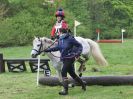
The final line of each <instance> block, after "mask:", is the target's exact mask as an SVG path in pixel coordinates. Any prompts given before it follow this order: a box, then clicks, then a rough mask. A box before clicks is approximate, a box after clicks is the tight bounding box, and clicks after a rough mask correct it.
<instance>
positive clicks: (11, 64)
mask: <svg viewBox="0 0 133 99" xmlns="http://www.w3.org/2000/svg"><path fill="white" fill-rule="evenodd" d="M26 61H27V62H29V65H30V68H31V71H32V72H36V71H37V62H38V59H37V58H12V59H8V58H7V59H4V58H3V54H2V53H0V73H4V72H5V64H6V63H7V66H8V70H9V72H13V71H14V70H15V69H18V70H19V71H26V70H27V69H26V66H25V62H26ZM49 61H50V60H49V59H40V69H42V70H44V69H45V70H49V71H50V67H49V63H48V62H49Z"/></svg>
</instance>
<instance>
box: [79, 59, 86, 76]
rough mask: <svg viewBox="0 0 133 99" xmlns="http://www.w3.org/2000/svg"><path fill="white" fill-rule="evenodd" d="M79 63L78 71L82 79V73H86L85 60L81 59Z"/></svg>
mask: <svg viewBox="0 0 133 99" xmlns="http://www.w3.org/2000/svg"><path fill="white" fill-rule="evenodd" d="M77 61H78V62H79V63H80V67H79V69H78V73H79V76H80V77H81V76H82V72H83V71H85V69H83V68H84V67H85V60H83V59H82V58H79V59H78V60H77Z"/></svg>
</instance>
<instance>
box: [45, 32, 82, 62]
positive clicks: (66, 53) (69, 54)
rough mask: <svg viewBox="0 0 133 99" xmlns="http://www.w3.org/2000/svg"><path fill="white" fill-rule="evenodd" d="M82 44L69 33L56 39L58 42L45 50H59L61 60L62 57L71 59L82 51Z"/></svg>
mask: <svg viewBox="0 0 133 99" xmlns="http://www.w3.org/2000/svg"><path fill="white" fill-rule="evenodd" d="M82 49H83V47H82V45H81V44H80V43H79V42H78V41H77V40H76V39H75V38H74V37H73V36H71V35H70V34H69V33H67V34H66V35H65V37H63V38H61V37H60V38H59V39H58V44H57V46H55V47H53V48H49V49H47V50H45V51H46V52H51V51H58V50H59V51H60V53H61V57H60V58H61V60H64V59H68V58H69V59H71V58H74V57H75V56H79V55H80V54H81V52H82Z"/></svg>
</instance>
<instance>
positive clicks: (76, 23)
mask: <svg viewBox="0 0 133 99" xmlns="http://www.w3.org/2000/svg"><path fill="white" fill-rule="evenodd" d="M80 24H81V23H80V22H78V21H76V20H75V21H74V37H76V36H77V34H76V27H77V26H79V25H80ZM74 65H75V71H76V72H77V68H76V67H77V64H76V63H75V64H74Z"/></svg>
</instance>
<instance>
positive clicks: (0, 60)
mask: <svg viewBox="0 0 133 99" xmlns="http://www.w3.org/2000/svg"><path fill="white" fill-rule="evenodd" d="M4 72H5V64H4V60H3V54H2V53H0V73H4Z"/></svg>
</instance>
